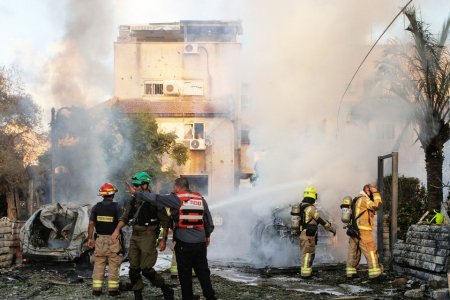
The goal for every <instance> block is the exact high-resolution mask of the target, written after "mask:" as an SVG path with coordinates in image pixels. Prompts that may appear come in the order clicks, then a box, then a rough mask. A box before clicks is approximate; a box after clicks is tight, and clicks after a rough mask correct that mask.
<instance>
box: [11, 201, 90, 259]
mask: <svg viewBox="0 0 450 300" xmlns="http://www.w3.org/2000/svg"><path fill="white" fill-rule="evenodd" d="M91 208H92V206H91V205H90V204H86V205H69V204H60V203H54V204H49V205H45V206H43V207H41V208H40V209H38V210H37V211H36V212H35V213H34V214H33V215H32V216H31V217H30V218H29V219H28V220H27V221H26V223H25V224H24V226H23V227H22V229H21V230H20V244H21V250H22V255H23V256H24V258H29V259H34V260H54V261H72V260H75V259H85V260H88V259H89V248H88V247H87V238H88V225H89V215H90V211H91Z"/></svg>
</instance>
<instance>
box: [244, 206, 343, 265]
mask: <svg viewBox="0 0 450 300" xmlns="http://www.w3.org/2000/svg"><path fill="white" fill-rule="evenodd" d="M322 213H323V212H322ZM323 214H324V217H325V218H326V219H328V220H330V221H332V219H331V218H329V217H328V215H327V214H326V213H323ZM336 245H337V237H336V236H333V235H332V234H330V233H329V232H328V231H326V230H325V229H324V228H323V227H322V226H318V241H317V247H316V261H318V262H329V261H333V260H334V258H333V256H332V253H333V251H331V250H332V249H333V248H334V247H336ZM251 251H252V253H253V256H254V258H255V260H256V261H255V262H256V263H259V264H262V265H271V266H292V265H300V245H299V232H298V228H295V227H293V226H292V222H291V207H289V206H287V207H283V208H280V207H277V208H275V209H273V210H272V215H271V216H270V217H266V218H259V219H258V221H257V222H256V224H255V226H254V227H253V229H252V233H251Z"/></svg>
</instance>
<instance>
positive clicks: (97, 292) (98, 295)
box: [92, 291, 102, 297]
mask: <svg viewBox="0 0 450 300" xmlns="http://www.w3.org/2000/svg"><path fill="white" fill-rule="evenodd" d="M92 295H94V296H95V297H100V296H101V295H102V291H92Z"/></svg>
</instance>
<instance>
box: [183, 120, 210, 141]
mask: <svg viewBox="0 0 450 300" xmlns="http://www.w3.org/2000/svg"><path fill="white" fill-rule="evenodd" d="M184 139H185V140H192V139H205V124H204V123H189V124H184Z"/></svg>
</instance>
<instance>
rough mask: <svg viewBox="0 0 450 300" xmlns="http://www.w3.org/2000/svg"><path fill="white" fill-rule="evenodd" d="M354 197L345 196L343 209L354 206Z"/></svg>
mask: <svg viewBox="0 0 450 300" xmlns="http://www.w3.org/2000/svg"><path fill="white" fill-rule="evenodd" d="M352 200H353V199H352V197H350V196H345V197H344V199H342V204H341V208H342V207H349V206H350V205H351V204H352Z"/></svg>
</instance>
